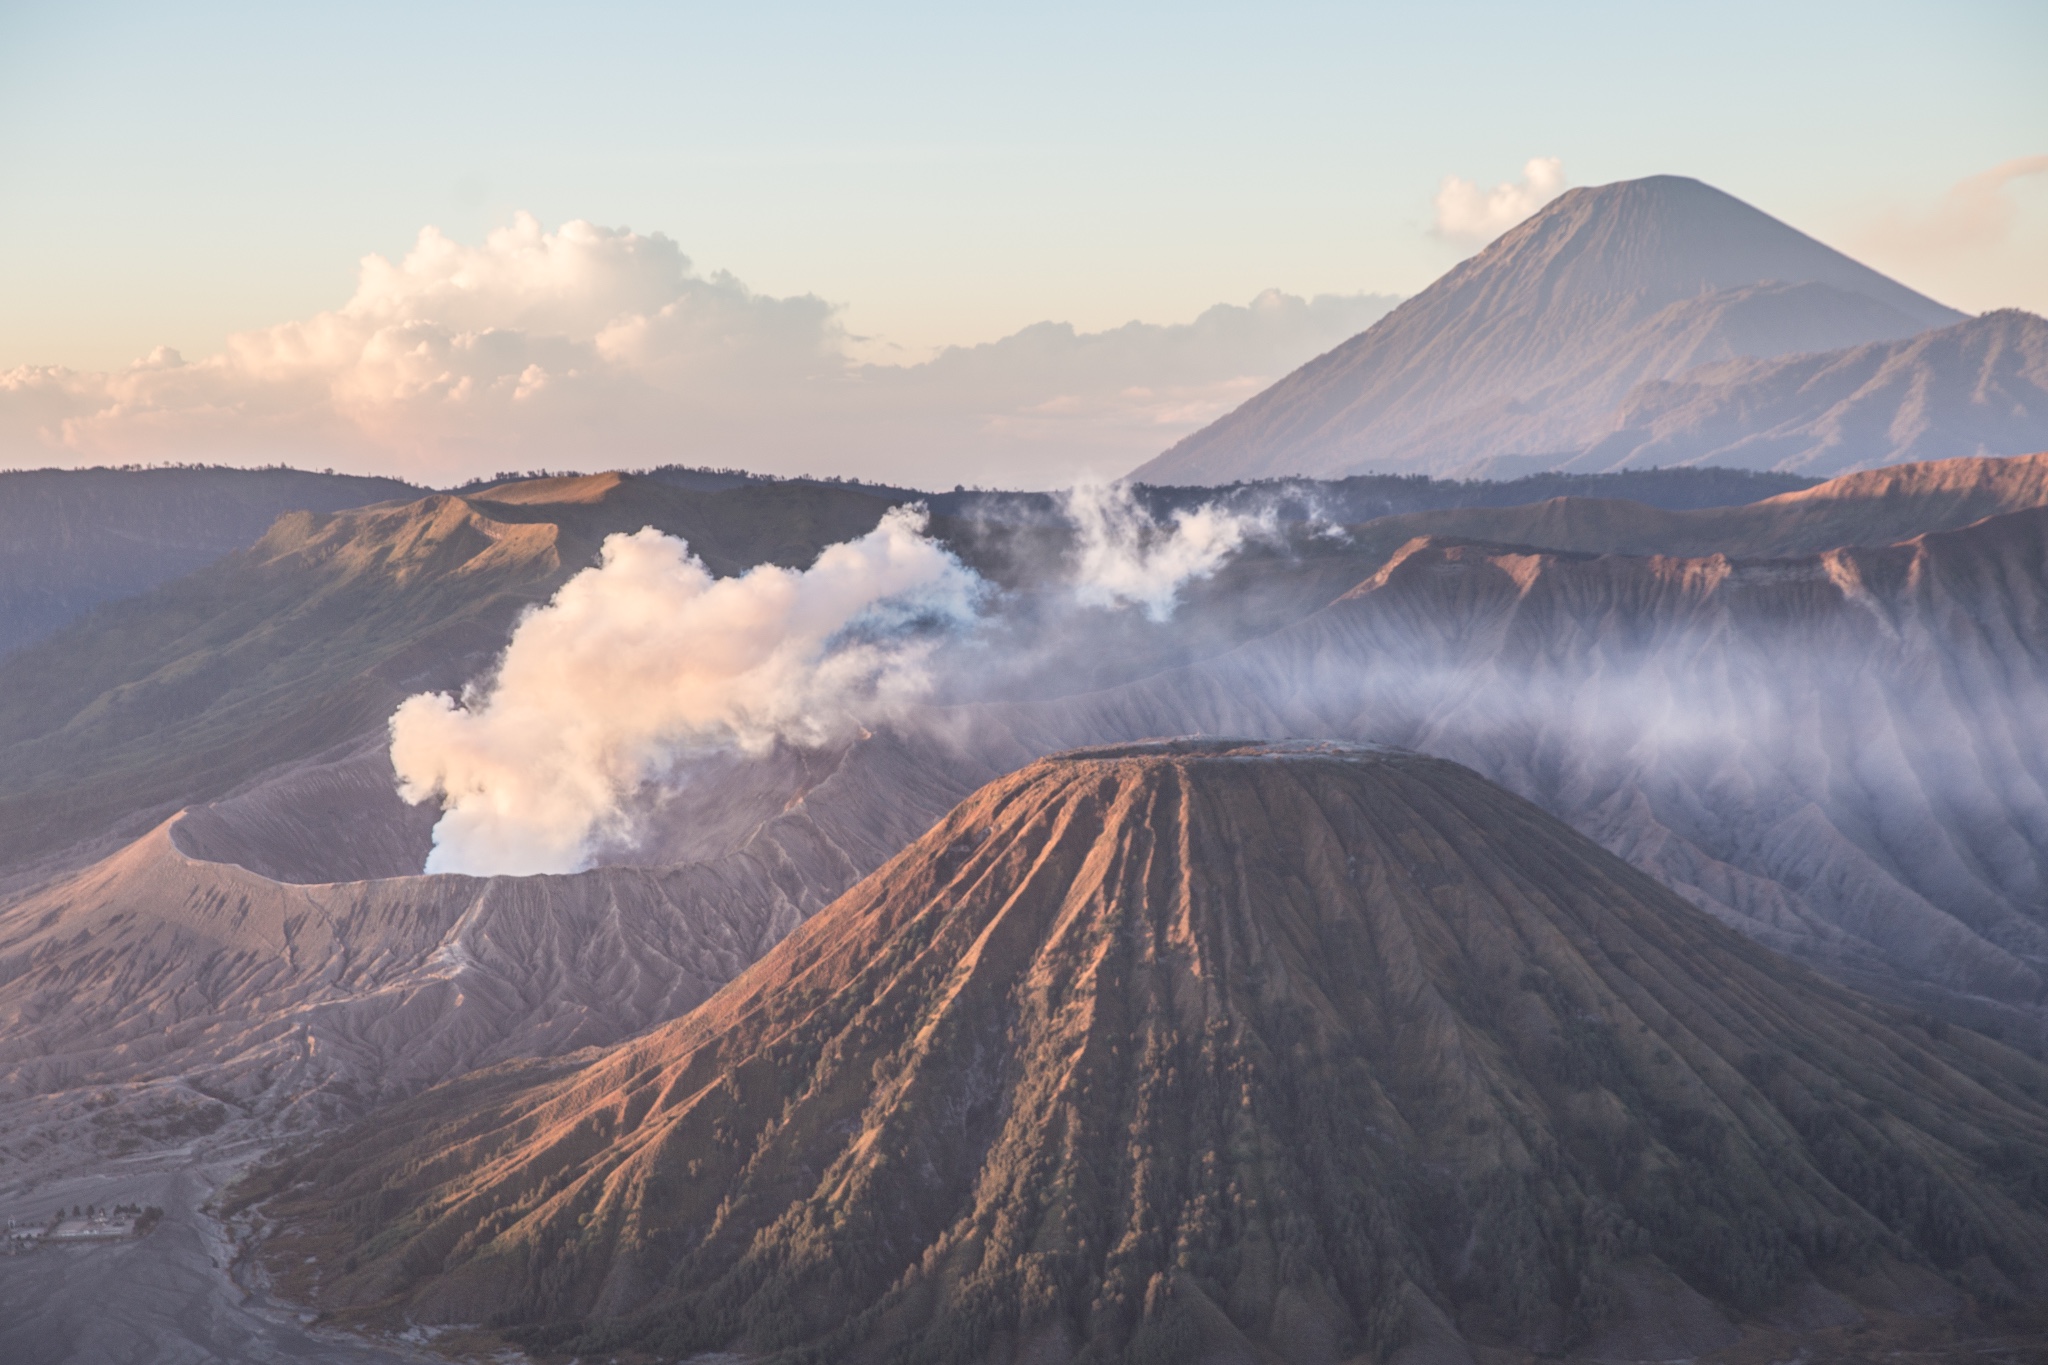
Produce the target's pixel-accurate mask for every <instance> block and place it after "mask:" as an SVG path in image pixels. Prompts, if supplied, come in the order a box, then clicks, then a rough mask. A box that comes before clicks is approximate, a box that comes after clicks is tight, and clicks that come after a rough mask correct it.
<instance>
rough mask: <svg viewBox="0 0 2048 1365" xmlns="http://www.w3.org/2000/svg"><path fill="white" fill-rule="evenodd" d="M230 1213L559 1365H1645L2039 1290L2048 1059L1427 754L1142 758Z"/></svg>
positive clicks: (1195, 749) (394, 1308) (1079, 770)
mask: <svg viewBox="0 0 2048 1365" xmlns="http://www.w3.org/2000/svg"><path fill="white" fill-rule="evenodd" d="M243 1198H244V1200H261V1201H264V1204H263V1207H264V1210H265V1212H266V1214H267V1215H268V1216H269V1217H270V1218H272V1219H275V1220H276V1222H277V1231H276V1232H275V1233H274V1235H273V1238H272V1241H271V1243H270V1250H271V1253H272V1264H273V1266H274V1268H275V1269H276V1270H277V1271H278V1272H279V1274H280V1277H281V1283H283V1284H284V1285H285V1286H286V1287H288V1288H291V1289H294V1290H295V1291H296V1292H299V1293H301V1294H304V1295H306V1296H308V1297H312V1298H314V1299H315V1300H316V1301H317V1303H318V1304H319V1306H320V1307H321V1308H322V1309H323V1310H325V1311H326V1312H327V1313H328V1314H329V1315H331V1316H332V1317H334V1318H335V1319H338V1320H340V1321H344V1322H352V1323H356V1324H361V1325H375V1324H379V1323H384V1324H389V1325H394V1326H395V1325H397V1324H399V1323H401V1322H406V1321H410V1322H419V1323H449V1324H455V1323H469V1324H477V1323H482V1324H487V1325H489V1327H490V1329H491V1330H492V1331H493V1332H496V1333H502V1334H504V1335H506V1336H509V1337H511V1338H512V1339H513V1340H516V1341H518V1342H520V1343H521V1344H522V1345H524V1346H525V1347H526V1348H527V1349H528V1350H529V1351H539V1352H543V1353H553V1352H557V1351H559V1352H562V1353H564V1354H567V1353H569V1352H576V1353H581V1354H585V1355H587V1354H588V1353H589V1352H592V1351H618V1350H623V1349H626V1348H634V1347H637V1348H642V1349H645V1350H650V1351H653V1352H656V1353H658V1354H660V1355H661V1356H663V1357H668V1356H683V1357H688V1356H689V1355H691V1354H692V1353H693V1352H701V1351H707V1350H734V1351H740V1352H743V1353H746V1354H748V1355H750V1356H758V1357H760V1358H763V1359H767V1360H774V1361H795V1360H819V1361H823V1360H830V1361H835V1362H836V1361H883V1360H890V1361H894V1360H920V1361H923V1360H930V1361H958V1362H1002V1363H1003V1365H1010V1363H1011V1362H1024V1361H1033V1362H1040V1361H1067V1360H1086V1361H1105V1362H1106V1361H1132V1362H1139V1361H1160V1362H1165V1361H1194V1360H1219V1361H1220V1360H1244V1361H1254V1360H1256V1361H1266V1360H1285V1361H1290V1362H1335V1361H1341V1360H1354V1359H1389V1358H1392V1359H1397V1360H1443V1361H1455V1360H1469V1359H1471V1358H1472V1357H1471V1355H1470V1351H1471V1349H1472V1348H1473V1347H1474V1346H1478V1345H1486V1344H1491V1345H1501V1346H1515V1347H1519V1348H1522V1349H1537V1350H1544V1351H1551V1352H1562V1351H1571V1352H1573V1353H1575V1354H1577V1353H1583V1354H1584V1355H1586V1356H1588V1357H1592V1358H1602V1359H1668V1358H1671V1357H1673V1356H1690V1355H1694V1354H1698V1353H1699V1352H1700V1351H1702V1350H1706V1349H1712V1348H1714V1347H1718V1346H1723V1345H1727V1344H1730V1343H1733V1342H1734V1341H1735V1340H1736V1339H1737V1336H1738V1333H1739V1332H1741V1331H1744V1330H1747V1329H1748V1328H1749V1327H1751V1326H1755V1325H1758V1324H1770V1323H1777V1324H1780V1325H1781V1326H1785V1325H1790V1326H1793V1327H1799V1326H1804V1327H1815V1326H1825V1325H1827V1324H1831V1323H1832V1324H1841V1323H1843V1322H1848V1321H1854V1320H1856V1319H1857V1317H1858V1316H1859V1314H1860V1313H1862V1312H1863V1311H1865V1310H1869V1311H1875V1312H1884V1311H1887V1310H1889V1309H1894V1308H1900V1307H1908V1308H1912V1307H1919V1308H1925V1307H1927V1306H1928V1305H1930V1304H1932V1305H1935V1306H1937V1307H1938V1306H1940V1305H1941V1303H1942V1302H1943V1301H1944V1300H1947V1301H1949V1302H1955V1301H1957V1300H1959V1297H1960V1296H1959V1295H1958V1292H1957V1287H1958V1286H1960V1287H1963V1288H1966V1289H1969V1290H1970V1291H1972V1292H1974V1293H1975V1294H1977V1295H1978V1296H1979V1297H1980V1299H1983V1300H2004V1301H2008V1302H2009V1301H2012V1300H2014V1299H2021V1298H2035V1297H2039V1296H2041V1295H2042V1294H2043V1292H2044V1290H2048V1069H2044V1068H2043V1067H2042V1066H2040V1065H2039V1064H2037V1063H2035V1062H2033V1061H2032V1060H2030V1059H2029V1058H2027V1057H2025V1056H2023V1055H2021V1054H2019V1053H2018V1052H2015V1051H2013V1050H2011V1049H2008V1048H2006V1047H2004V1046H2002V1045H2000V1044H1998V1043H1996V1042H1994V1041H1992V1040H1990V1039H1987V1038H1984V1037H1981V1036H1979V1035H1975V1034H1970V1033H1967V1032H1966V1031H1963V1030H1959V1029H1958V1030H1945V1029H1942V1028H1940V1027H1938V1026H1931V1025H1923V1024H1921V1023H1917V1022H1915V1020H1914V1019H1913V1018H1912V1017H1911V1016H1909V1015H1907V1014H1904V1013H1903V1012H1900V1011H1896V1010H1893V1009H1890V1008H1887V1007H1884V1006H1881V1005H1878V1004H1875V1003H1872V1002H1870V1001H1867V1000H1865V999H1863V998H1862V997H1859V996H1857V995H1855V994H1853V993H1852V992H1849V991H1847V990H1844V989H1842V988H1840V987H1837V986H1835V985H1832V984H1830V983H1827V982H1825V981H1823V980H1821V979H1820V978H1818V977H1816V976H1814V975H1813V974H1811V973H1810V972H1808V971H1806V970H1805V969H1803V968H1800V967H1798V966H1796V965H1794V964H1792V963H1790V962H1788V961H1786V960H1785V959H1783V958H1780V957H1778V956H1776V955H1775V954H1773V953H1772V952H1770V951H1769V950H1767V949H1765V948H1762V947H1760V946H1758V945H1757V944H1754V943H1752V942H1750V941H1748V940H1746V939H1744V938H1742V937H1741V936H1740V935H1738V934H1736V933H1734V932H1732V931H1730V930H1728V929H1725V928H1723V927H1722V926H1720V925H1718V924H1717V923H1715V922H1714V921H1713V920H1711V919H1709V918H1708V917H1707V916H1706V915H1704V914H1702V913H1701V912H1699V911H1697V910H1695V909H1693V908H1692V907H1691V906H1689V905H1688V904H1686V903H1685V902H1684V901H1682V900H1681V899H1680V898H1679V897H1677V896H1676V895H1675V894H1674V893H1672V892H1670V891H1669V890H1667V889H1665V888H1664V887H1662V886H1660V885H1658V884H1657V883H1655V882H1653V881H1652V880H1650V879H1649V878H1648V877H1646V876H1645V875H1643V874H1641V873H1639V872H1637V871H1635V870H1633V869H1632V868H1630V867H1629V866H1627V865H1626V864H1624V863H1622V862H1621V861H1620V860H1619V859H1617V858H1615V857H1613V856H1612V855H1610V854H1608V853H1606V852H1604V851H1602V850H1601V849H1600V848H1598V847H1597V846H1596V845H1594V844H1592V843H1591V842H1589V841H1588V840H1587V839H1585V838H1584V837H1582V836H1580V835H1578V834H1576V833H1574V832H1572V831H1571V830H1570V829H1569V828H1567V827H1566V826H1564V825H1563V824H1561V823H1559V822H1558V821H1556V820H1555V819H1553V818H1551V817H1549V816H1547V815H1545V814H1544V813H1542V812H1541V811H1540V810H1538V809H1537V808H1536V807H1534V806H1532V805H1530V804H1529V803H1527V802H1525V801H1523V800H1521V799H1520V798H1517V797H1515V796H1513V795H1511V794H1509V793H1507V792H1505V791H1503V790H1501V789H1500V788H1497V787H1494V786H1492V785H1491V784H1489V783H1487V782H1486V781H1484V780H1483V779H1481V778H1480V777H1478V776H1477V775H1476V774H1474V773H1472V772H1471V771H1469V770H1467V769H1465V768H1463V767H1460V766H1458V765H1456V764H1452V763H1448V762H1444V761H1441V760H1437V759H1430V758H1425V757H1421V756H1418V755H1414V754H1410V753H1406V752H1402V751H1397V750H1388V749H1379V748H1372V747H1366V746H1344V745H1329V744H1289V745H1275V744H1256V743H1248V742H1237V741H1167V742H1148V743H1140V744H1131V745H1123V746H1114V747H1105V748H1096V749H1090V750H1079V751H1074V752H1070V753H1066V754H1062V755H1058V756H1055V757H1052V758H1049V759H1045V760H1042V761H1040V762H1038V763H1035V764H1033V765H1031V766H1030V767H1028V768H1025V769H1023V770H1022V771H1020V772H1017V773H1015V774H1012V775H1011V776H1009V777H1006V778H1003V779H1001V780H999V781H997V782H994V783H992V784H990V785H989V786H988V787H986V788H984V789H982V790H981V791H980V792H978V793H977V794H975V795H974V796H973V797H971V798H970V799H968V800H967V801H965V802H964V803H962V804H961V805H960V806H959V807H958V808H957V809H955V810H954V811H953V812H952V813H951V814H950V815H949V816H947V817H946V818H945V819H944V820H942V821H941V822H939V824H938V825H937V826H935V827H934V828H933V829H932V830H931V831H930V832H929V833H927V834H926V835H925V836H924V837H923V838H922V839H920V840H918V841H917V842H916V843H915V844H913V845H912V846H911V847H910V848H908V849H907V850H905V851H904V852H903V853H902V854H901V855H899V856H898V857H897V858H896V859H895V860H894V861H892V862H891V863H890V864H889V865H888V866H886V867H884V868H883V869H881V870H880V871H879V872H877V873H876V874H874V875H873V876H871V877H869V878H867V879H866V880H865V881H863V882H861V883H860V884H859V885H858V886H856V887H855V888H854V889H852V890H851V891H849V892H848V893H847V894H846V895H844V896H843V897H841V898H840V899H839V900H838V901H836V902H834V903H833V904H832V905H831V906H829V907H827V908H826V909H825V910H823V911H821V912H820V913H819V914H818V915H817V916H816V917H815V918H813V919H812V920H811V921H810V922H808V923H807V924H806V925H805V926H804V927H803V928H801V929H800V930H798V931H797V932H796V933H795V934H793V935H791V936H790V937H789V938H788V939H787V940H785V941H784V942H783V943H782V944H781V946H780V947H778V948H777V949H776V950H774V951H773V952H771V953H770V954H769V955H768V956H767V957H766V958H764V959H763V960H762V961H761V962H759V963H758V964H756V965H755V966H754V967H753V968H752V969H750V970H749V971H748V972H747V973H746V974H744V975H743V976H741V977H740V978H739V979H738V980H737V981H735V982H734V983H733V984H732V985H730V986H729V987H727V988H726V989H725V990H724V991H722V992H721V993H720V994H718V995H717V996H715V997H713V998H712V999H711V1000H710V1001H709V1002H707V1003H706V1004H705V1005H704V1006H702V1007H701V1008H700V1009H698V1010H697V1011H695V1012H694V1013H692V1014H690V1015H688V1016H686V1017H685V1018H683V1019H681V1020H678V1021H676V1022H675V1023H673V1024H669V1025H666V1026H663V1027H661V1028H659V1029H656V1030H655V1031H653V1032H651V1033H649V1034H647V1035H645V1036H643V1037H641V1038H639V1039H636V1040H633V1041H631V1042H627V1043H623V1044H619V1045H617V1046H614V1047H612V1048H610V1049H607V1050H604V1051H602V1052H599V1053H595V1054H583V1055H581V1056H578V1057H572V1058H568V1059H563V1060H556V1061H546V1062H535V1063H521V1064H512V1065H508V1066H504V1067H499V1068H496V1069H493V1070H489V1071H485V1072H481V1073H477V1074H474V1075H472V1076H469V1077H466V1078H464V1079H462V1080H459V1081H456V1082H453V1083H450V1084H448V1085H445V1086H443V1087H441V1088H439V1089H436V1090H434V1091H430V1092H428V1093H426V1094H425V1095H422V1096H420V1097H419V1098H417V1099H415V1100H412V1101H409V1102H407V1103H405V1104H402V1105H400V1106H398V1107H396V1108H394V1109H392V1110H389V1111H386V1112H385V1113H384V1114H382V1115H381V1116H380V1117H379V1118H378V1120H377V1121H376V1122H375V1123H374V1124H373V1125H371V1126H368V1127H365V1128H361V1129H358V1130H356V1131H355V1132H353V1133H351V1134H348V1135H346V1136H344V1137H342V1138H340V1139H338V1140H336V1141H333V1142H330V1143H328V1144H326V1145H325V1146H323V1147H320V1148H317V1149H314V1150H311V1151H307V1152H301V1153H299V1154H297V1155H295V1156H293V1157H291V1158H290V1159H288V1160H286V1161H284V1162H282V1163H280V1164H278V1165H275V1166H273V1167H271V1168H269V1169H268V1170H267V1171H265V1172H264V1173H262V1174H260V1175H259V1176H257V1177H256V1178H255V1180H254V1182H253V1183H252V1184H251V1185H250V1186H248V1187H246V1188H245V1190H244V1192H243ZM315 1264H318V1265H320V1266H321V1267H323V1269H322V1270H321V1271H319V1272H317V1274H316V1273H315V1272H313V1271H311V1270H310V1269H308V1268H309V1267H311V1266H313V1265H315ZM1859 1304H1860V1305H1862V1307H1861V1308H1859V1306H1858V1305H1859ZM1737 1324H1744V1326H1743V1327H1738V1326H1737ZM1759 1330H1762V1329H1761V1328H1760V1329H1759Z"/></svg>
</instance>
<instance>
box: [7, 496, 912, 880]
mask: <svg viewBox="0 0 2048 1365" xmlns="http://www.w3.org/2000/svg"><path fill="white" fill-rule="evenodd" d="M884 508H885V504H884V503H883V502H882V500H880V499H878V498H874V497H870V496H868V495H866V494H863V493H859V492H855V491H851V490H842V489H834V488H824V487H812V486H798V485H770V486H757V487H746V488H740V489H733V490H730V491H726V492H715V493H693V492H688V491H685V490H681V489H676V488H672V487H669V486H667V485H664V484H659V483H655V482H653V481H651V480H645V479H634V478H629V477H623V476H619V475H599V476H593V477H591V478H585V479H574V480H560V479H554V480H539V481H533V482H529V483H525V484H518V485H512V486H510V487H509V488H502V489H493V490H490V491H489V492H488V494H487V495H480V496H476V497H470V498H463V497H456V496H453V495H445V494H444V495H436V496H433V497H429V498H425V499H422V500H420V501H417V502H413V503H409V504H393V505H386V506H381V507H376V508H369V509H364V510H361V511H353V512H342V513H335V514H330V515H310V514H302V513H301V514H292V515H289V516H286V517H284V518H281V519H280V520H279V521H278V522H277V524H276V525H275V526H273V527H272V528H271V530H270V532H269V533H268V534H266V535H265V536H264V537H263V539H262V540H261V541H259V542H258V543H257V544H256V545H255V546H254V547H253V548H251V549H250V550H247V551H245V552H243V553H240V554H236V555H233V556H230V557H229V558H227V559H225V560H223V561H221V562H219V563H217V564H214V565H212V566H210V567H208V568H205V569H202V570H200V571H199V572H198V573H195V574H193V575H191V576H189V577H187V578H184V579H181V580H179V581H177V582H175V583H172V584H169V585H166V586H165V587H163V588H160V589H158V590H156V591H155V592H152V593H149V594H147V595H145V596H142V597H138V598H134V599H131V600H128V601H125V602H120V603H116V604H114V605H112V606H108V607H105V608H103V609H101V610H100V611H98V612H96V613H94V614H93V615H92V616H90V617H89V618H87V619H86V620H85V621H83V622H81V623H79V624H78V625H76V626H74V627H72V628H70V629H69V630H67V631H65V632H63V633H62V634H60V635H58V636H57V637H55V638H53V639H51V640H49V641H46V642H44V643H43V644H41V645H38V646H35V647H33V648H30V649H27V650H23V651H20V652H18V653H16V654H13V655H10V656H8V657H7V658H6V659H5V660H4V662H0V863H4V862H7V861H11V860H14V859H18V858H20V857H23V856H24V855H29V854H33V853H35V852H38V851H40V850H45V849H48V848H51V847H55V846H61V845H63V844H66V843H69V842H71V841H73V840H75V839H79V838H82V837H86V836H89V835H93V834H97V833H99V832H100V831H101V830H103V829H105V828H107V827H108V826H110V825H112V824H113V823H114V822H115V821H117V820H120V819H122V818H123V817H128V816H131V815H133V814H135V813H137V812H142V813H144V814H145V815H147V816H148V818H150V819H156V818H161V817H162V816H164V815H167V814H168V813H169V812H170V811H171V810H173V809H175V808H176V807H177V806H180V805H184V804H188V803H191V802H195V801H200V800H205V799H209V798H211V797H214V796H217V795H219V794H221V793H223V792H225V791H227V790H229V789H231V788H232V787H234V786H236V785H237V784H239V783H241V782H243V781H246V780H248V779H250V778H252V777H254V776H256V775H258V774H260V773H262V772H264V771H266V770H268V769H270V768H272V767H274V766H275V765H278V764H281V763H285V762H289V761H294V760H299V759H303V758H306V757H309V756H312V755H315V754H318V753H321V752H322V751H324V750H326V749H328V748H329V747H330V746H333V745H335V744H337V743H340V742H342V741H345V740H350V739H355V738H359V737H361V736H364V735H368V734H372V733H376V732H380V731H381V730H382V728H383V726H384V724H385V722H386V720H387V719H388V718H389V716H390V714H391V711H392V709H393V708H394V707H395V706H396V705H397V704H398V702H399V701H400V700H401V699H403V698H404V697H405V696H406V695H407V694H409V693H411V692H414V691H418V690H421V689H424V688H450V687H459V686H460V685H461V684H462V683H464V682H466V681H468V680H469V679H471V678H472V677H475V676H476V675H477V674H479V673H480V672H481V671H483V669H484V668H485V666H486V665H487V664H488V663H489V661H490V659H491V658H492V656H493V655H494V654H495V652H496V651H497V650H498V649H500V648H502V646H503V644H504V642H505V639H506V637H507V635H508V633H509V631H510V629H511V626H512V623H513V621H514V620H515V619H516V617H517V615H518V613H519V612H520V611H521V610H522V609H524V608H525V607H527V606H529V605H531V604H533V603H535V602H539V601H542V600H545V598H546V597H547V596H548V595H549V594H550V593H552V592H553V591H554V589H555V588H557V587H558V586H560V584H561V583H562V582H563V580H564V579H565V578H566V577H567V576H568V575H570V574H571V573H574V572H575V571H577V570H578V569H581V568H583V567H585V566H586V565H588V564H590V563H593V562H595V557H596V554H597V548H598V544H599V542H600V541H601V540H602V539H603V537H604V536H605V535H606V534H609V533H610V532H613V531H636V530H639V529H640V528H641V527H642V526H647V525H653V526H656V527H659V528H660V529H663V530H666V531H671V532H673V533H675V534H679V535H683V536H685V537H687V538H688V539H689V541H690V543H691V545H692V547H693V548H695V549H696V550H697V551H698V553H700V554H701V555H702V556H703V557H704V559H705V561H706V563H707V564H709V565H710V566H711V567H712V568H713V569H714V570H715V571H718V572H723V573H731V572H735V571H738V570H740V569H744V568H746V567H748V566H750V565H752V564H755V563H759V562H762V561H763V560H775V561H778V562H786V563H807V562H808V561H809V560H810V558H811V557H813V556H815V554H816V553H817V551H818V550H819V549H820V548H822V547H823V546H825V545H827V544H831V543H833V542H835V541H839V540H844V539H847V538H849V537H851V536H856V535H860V534H862V533H864V532H865V531H867V530H868V529H870V528H871V527H872V526H873V525H874V523H875V522H876V520H877V519H879V517H880V516H881V513H882V511H883V510H884ZM136 832H139V830H137V831H136Z"/></svg>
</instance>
